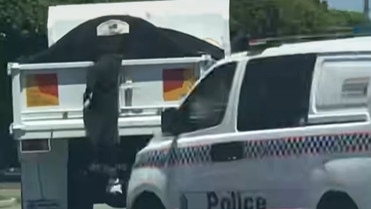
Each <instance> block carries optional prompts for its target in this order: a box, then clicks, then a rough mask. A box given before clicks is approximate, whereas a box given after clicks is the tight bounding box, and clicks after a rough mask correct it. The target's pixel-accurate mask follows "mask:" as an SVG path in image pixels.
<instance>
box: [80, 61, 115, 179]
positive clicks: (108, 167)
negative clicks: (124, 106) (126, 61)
mask: <svg viewBox="0 0 371 209" xmlns="http://www.w3.org/2000/svg"><path fill="white" fill-rule="evenodd" d="M120 67H121V58H120V57H119V56H117V55H103V56H102V57H101V58H100V59H98V60H97V62H95V64H94V66H92V67H91V68H89V69H88V70H87V87H86V91H85V94H84V100H89V102H88V104H89V105H84V125H85V130H86V133H87V136H88V138H89V140H90V142H91V151H92V164H94V165H93V166H92V170H96V171H97V172H106V173H107V174H109V176H110V177H112V178H114V177H116V176H117V172H116V168H115V167H116V164H117V157H118V156H117V145H116V144H117V143H118V140H119V134H118V117H119V104H118V102H119V100H118V97H119V85H118V75H119V70H120ZM84 104H85V101H84Z"/></svg>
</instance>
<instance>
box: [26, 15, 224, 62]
mask: <svg viewBox="0 0 371 209" xmlns="http://www.w3.org/2000/svg"><path fill="white" fill-rule="evenodd" d="M110 19H119V20H122V21H125V22H127V23H128V24H129V26H130V33H129V34H120V35H115V36H100V37H98V36H97V35H96V28H97V26H98V25H100V24H101V23H103V22H105V21H107V20H110ZM107 53H109V54H112V53H115V54H121V55H122V56H123V58H124V59H148V58H169V57H189V56H199V55H200V54H210V55H211V56H212V57H213V58H214V59H221V58H223V57H224V51H223V50H222V49H221V48H219V47H216V46H214V45H212V44H210V43H208V42H206V41H203V40H200V39H198V38H195V37H193V36H190V35H188V34H185V33H182V32H178V31H175V30H170V29H162V28H158V27H156V26H154V25H153V24H151V23H149V22H147V21H145V20H143V19H141V18H137V17H132V16H126V15H113V16H103V17H98V18H95V19H92V20H89V21H86V22H84V23H82V24H81V25H79V26H77V27H76V28H74V29H73V30H71V31H70V32H69V33H67V34H66V35H65V36H63V37H62V38H61V39H60V40H58V41H57V42H56V43H55V44H54V45H52V46H51V47H50V48H49V49H47V50H45V51H43V52H41V53H38V54H36V55H33V56H30V57H27V58H24V59H22V60H19V62H23V63H47V62H73V61H95V60H97V59H98V57H100V56H101V55H103V54H107Z"/></svg>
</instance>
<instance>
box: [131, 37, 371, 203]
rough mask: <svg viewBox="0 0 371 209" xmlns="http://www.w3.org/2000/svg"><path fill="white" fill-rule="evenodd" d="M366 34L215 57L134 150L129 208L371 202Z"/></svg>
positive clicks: (370, 64) (370, 62) (370, 50)
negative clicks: (159, 127)
mask: <svg viewBox="0 0 371 209" xmlns="http://www.w3.org/2000/svg"><path fill="white" fill-rule="evenodd" d="M370 78H371V37H357V38H346V39H338V40H327V41H317V42H307V43H297V44H288V45H283V46H281V47H276V48H270V49H267V50H266V51H264V52H263V53H261V54H259V55H256V56H253V57H247V56H235V57H231V58H229V59H225V60H223V61H220V62H218V63H217V64H216V65H214V66H213V67H212V68H211V69H210V70H209V71H208V73H207V74H206V75H205V76H204V77H203V78H202V79H201V81H199V82H198V83H197V85H196V86H195V87H194V88H193V90H192V91H191V92H190V93H189V95H188V96H187V97H186V98H185V99H184V101H183V102H182V104H181V106H180V107H179V108H177V109H168V110H166V111H164V112H163V114H162V128H163V134H162V135H159V136H157V137H154V138H153V139H152V141H151V142H150V143H149V144H148V145H147V146H146V147H145V148H144V149H142V150H141V151H140V152H139V153H138V154H137V156H136V161H135V164H134V168H133V171H132V174H131V177H130V181H129V188H128V196H127V203H128V208H129V209H144V208H153V209H155V208H156V209H160V208H161V209H165V208H166V209H176V208H179V209H266V208H269V209H273V208H274V209H278V208H280V209H282V208H286V209H288V208H290V209H291V208H297V209H299V208H300V209H304V208H316V209H338V208H343V209H356V208H358V209H367V208H370V207H371V199H370V195H371V178H370V176H371V122H370V111H371V109H370V105H369V104H370V99H371V92H370Z"/></svg>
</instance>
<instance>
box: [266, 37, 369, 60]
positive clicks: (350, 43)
mask: <svg viewBox="0 0 371 209" xmlns="http://www.w3.org/2000/svg"><path fill="white" fill-rule="evenodd" d="M334 52H371V37H354V38H343V39H334V40H323V41H310V42H302V43H292V44H283V45H281V46H278V47H271V48H268V49H266V50H264V51H263V52H262V53H261V56H263V57H265V56H279V55H290V54H309V53H334Z"/></svg>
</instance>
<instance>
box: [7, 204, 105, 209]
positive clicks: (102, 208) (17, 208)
mask: <svg viewBox="0 0 371 209" xmlns="http://www.w3.org/2000/svg"><path fill="white" fill-rule="evenodd" d="M2 209H21V205H14V206H12V207H7V208H2ZM94 209H112V208H111V207H109V206H107V205H95V206H94Z"/></svg>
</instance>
